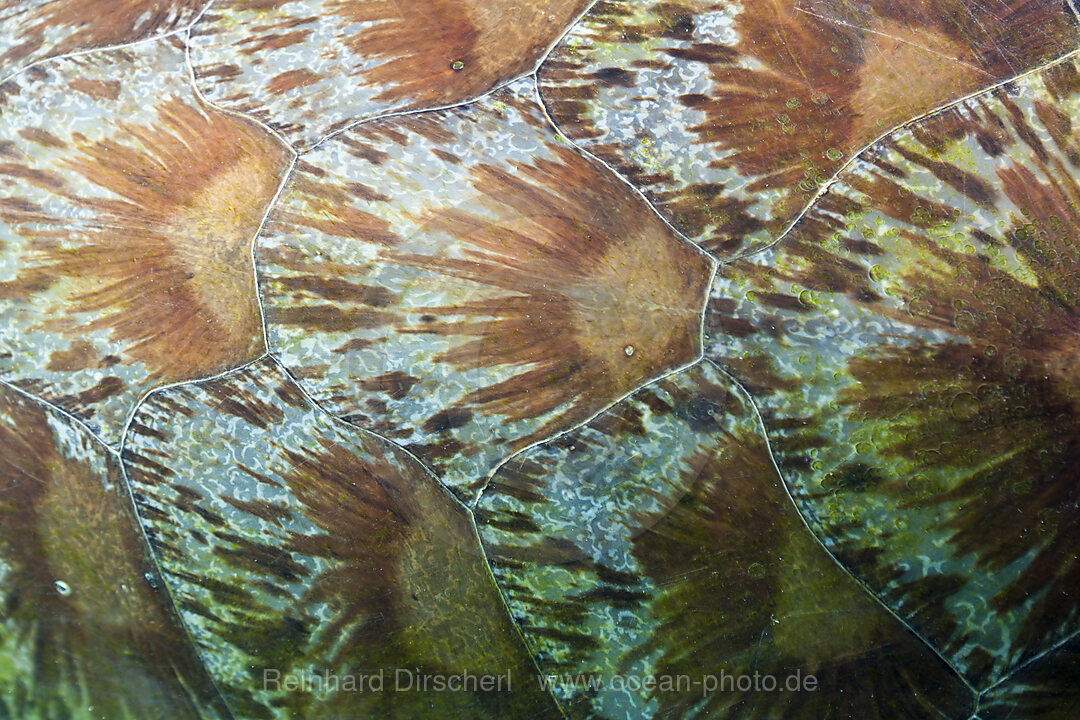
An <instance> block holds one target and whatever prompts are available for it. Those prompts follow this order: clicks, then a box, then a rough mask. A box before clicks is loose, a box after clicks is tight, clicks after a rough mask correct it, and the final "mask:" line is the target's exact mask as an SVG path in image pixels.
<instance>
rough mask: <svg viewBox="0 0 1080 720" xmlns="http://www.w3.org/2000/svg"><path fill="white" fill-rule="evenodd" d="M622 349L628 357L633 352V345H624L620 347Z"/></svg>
mask: <svg viewBox="0 0 1080 720" xmlns="http://www.w3.org/2000/svg"><path fill="white" fill-rule="evenodd" d="M622 351H623V352H624V353H626V357H630V356H631V355H633V354H634V346H633V345H627V346H626V347H624V348H623V349H622Z"/></svg>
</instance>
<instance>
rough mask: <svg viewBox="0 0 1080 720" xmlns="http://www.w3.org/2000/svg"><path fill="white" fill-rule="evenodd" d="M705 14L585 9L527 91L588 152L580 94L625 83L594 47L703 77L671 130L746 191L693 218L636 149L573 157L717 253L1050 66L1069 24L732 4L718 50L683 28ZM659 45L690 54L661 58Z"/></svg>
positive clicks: (1027, 12) (624, 1)
mask: <svg viewBox="0 0 1080 720" xmlns="http://www.w3.org/2000/svg"><path fill="white" fill-rule="evenodd" d="M713 6H714V3H713V2H712V1H711V0H685V1H684V2H678V3H658V4H656V5H653V6H651V7H650V8H649V9H648V10H647V11H644V10H643V9H642V8H638V7H636V6H635V3H633V2H632V1H631V0H612V1H611V2H604V3H600V4H598V5H596V6H594V8H593V9H592V11H591V12H590V13H589V14H588V15H587V16H586V20H585V26H586V27H588V28H589V32H588V33H581V34H579V35H577V36H576V37H577V42H576V43H575V42H570V43H564V44H563V45H562V46H560V47H559V48H557V49H556V51H555V52H554V53H553V55H552V58H551V59H550V60H549V61H548V62H547V63H546V64H545V66H544V67H543V68H541V81H542V86H543V94H544V96H545V99H546V100H548V104H549V107H550V109H551V112H552V116H553V117H554V119H555V121H556V122H557V123H558V124H559V126H560V127H561V128H562V129H563V131H564V132H566V133H568V134H569V135H570V136H571V137H572V138H574V139H577V140H582V141H586V142H588V141H590V140H591V139H593V138H596V137H598V136H599V135H600V134H601V133H602V129H600V128H598V127H597V126H596V125H595V123H594V122H593V121H592V120H591V119H590V118H591V115H592V112H593V106H592V103H591V102H590V98H591V97H594V96H595V92H594V91H595V89H596V88H597V87H602V86H605V85H611V84H612V83H613V80H615V79H616V78H617V82H615V84H620V85H622V84H627V83H632V81H631V80H630V76H627V75H622V74H616V73H615V71H616V70H619V68H611V67H605V66H603V65H602V63H605V62H609V61H608V60H606V55H605V53H607V52H608V51H607V47H608V44H609V43H610V44H619V43H622V42H626V41H627V40H629V41H630V42H642V41H644V40H647V39H653V38H655V39H656V46H655V49H652V50H649V55H647V56H646V59H645V60H642V61H640V62H637V63H634V65H633V66H634V67H645V66H648V67H660V68H661V69H664V68H667V67H669V66H670V65H671V64H672V63H676V62H678V63H683V64H689V65H690V69H692V70H695V71H697V70H705V71H706V72H707V73H708V76H709V77H710V78H711V81H712V83H711V87H710V88H709V89H707V90H705V91H704V92H699V93H695V94H692V95H684V96H682V97H681V98H679V101H680V102H681V103H682V104H683V105H685V106H687V107H692V108H694V109H696V110H698V111H700V112H702V113H704V115H705V117H704V119H702V120H700V121H694V122H695V123H696V124H693V125H691V126H690V127H688V128H687V129H688V130H689V131H690V132H691V133H693V134H695V135H696V136H697V142H698V143H700V144H702V145H708V146H711V147H713V148H715V150H716V156H717V160H716V161H714V162H713V164H712V167H713V168H714V169H717V170H723V171H725V173H727V172H730V173H731V174H732V175H733V176H741V177H742V178H746V179H748V180H749V183H748V184H747V185H746V189H745V190H736V189H729V190H724V191H723V192H722V193H720V194H719V195H717V196H716V197H714V198H713V199H712V201H711V202H710V203H709V204H708V211H707V212H706V211H705V209H704V207H705V206H703V205H702V203H701V202H700V199H699V198H697V197H696V196H697V195H698V194H699V193H698V189H699V188H700V186H701V183H695V182H693V181H692V180H681V179H680V180H675V179H674V178H673V177H671V176H670V175H668V174H667V173H665V172H663V171H659V172H658V171H656V170H655V169H654V168H653V167H652V166H653V165H655V163H649V162H645V161H643V160H641V159H640V158H641V153H640V152H638V150H639V148H637V147H632V146H630V145H629V144H619V145H617V146H613V145H603V144H590V145H589V147H590V149H592V150H594V151H595V152H596V153H597V154H598V155H599V156H600V157H602V158H603V159H604V160H606V161H608V162H609V163H611V164H613V165H614V166H615V167H617V168H618V169H619V170H620V171H622V173H623V174H624V175H625V176H626V177H628V178H629V179H630V180H632V181H633V182H634V183H635V184H636V185H638V186H639V187H641V188H642V189H643V190H644V191H645V193H646V194H647V195H649V196H650V198H651V199H653V200H654V201H655V202H656V203H657V204H658V207H659V208H660V209H661V211H662V212H664V214H665V215H666V216H667V217H669V218H670V219H671V220H672V222H673V224H675V226H676V227H678V228H679V229H680V230H682V231H684V232H686V233H687V234H689V235H690V236H692V237H699V236H700V237H702V242H703V243H704V244H705V246H706V247H707V248H709V249H713V250H717V251H721V252H724V253H733V252H735V251H737V250H739V249H740V248H742V244H743V242H744V240H743V238H744V237H745V236H746V235H747V234H748V233H758V232H760V231H761V230H767V231H769V232H771V233H776V232H779V231H780V230H781V229H782V228H783V227H784V226H785V225H786V223H787V222H788V221H789V220H790V219H791V218H793V217H795V216H796V215H797V214H798V213H799V212H800V211H801V210H802V209H804V208H805V207H806V205H807V204H808V203H809V202H811V201H812V200H813V198H814V193H815V191H816V190H817V189H818V188H819V187H820V186H821V184H822V183H823V182H825V181H826V180H827V179H828V178H829V177H830V175H831V174H832V173H833V172H834V171H836V170H837V169H838V168H839V167H840V166H841V164H842V163H843V162H845V161H846V160H847V159H848V158H850V157H851V156H852V155H853V154H854V153H856V152H858V151H860V150H862V149H863V148H865V147H866V146H867V145H868V144H869V143H871V142H873V141H874V140H875V139H877V138H878V137H880V136H882V135H883V134H885V133H886V132H888V131H889V130H891V129H893V128H895V127H897V126H898V125H900V124H902V123H905V122H907V121H909V120H911V119H913V118H917V117H919V116H921V115H924V114H925V113H927V112H929V111H931V110H933V109H934V108H937V107H940V106H941V105H943V104H946V103H948V102H950V101H952V100H955V99H958V98H960V97H963V96H965V95H967V94H969V93H972V92H975V91H977V90H979V89H980V88H983V87H987V86H990V85H993V84H995V83H997V82H999V81H1001V80H1003V79H1006V78H1009V77H1013V76H1015V75H1017V74H1018V73H1020V72H1023V71H1024V70H1026V69H1029V68H1031V67H1034V66H1035V65H1037V64H1039V63H1042V62H1046V61H1049V60H1053V59H1056V58H1057V57H1059V56H1060V55H1062V54H1064V53H1066V52H1068V51H1070V50H1072V49H1073V48H1074V47H1075V46H1076V44H1077V41H1078V35H1077V23H1076V18H1075V17H1073V14H1072V13H1071V12H1070V11H1069V9H1068V7H1067V6H1066V4H1065V3H1062V2H1059V1H1057V0H1008V1H1006V2H1001V1H1000V0H974V1H968V0H920V1H918V2H904V3H898V2H894V1H893V0H868V2H862V3H850V2H847V1H846V0H753V1H751V0H746V1H743V2H738V3H735V7H734V8H733V9H736V10H738V12H737V13H735V14H734V19H733V29H734V30H735V31H736V33H738V39H737V41H736V42H735V44H734V45H732V46H731V47H727V46H716V45H714V44H711V43H707V42H693V40H692V35H690V34H688V33H689V31H690V29H692V28H693V21H694V18H695V17H696V16H697V15H698V14H701V13H705V12H707V11H709V10H710V9H711V8H712V7H713ZM631 18H634V20H631ZM680 28H682V29H681V30H680ZM667 38H672V40H673V39H674V38H680V39H681V40H682V42H683V44H685V43H686V42H690V44H689V46H688V47H687V46H681V47H674V46H673V45H674V43H673V42H672V40H667ZM702 66H704V67H702ZM912 78H918V81H917V82H912ZM980 141H986V142H993V135H992V134H990V135H986V136H984V137H983V138H980ZM732 179H733V180H738V177H733V178H732ZM732 184H733V186H734V185H735V184H736V183H732ZM737 184H738V185H742V183H741V181H740V182H738V183H737ZM970 187H971V189H972V191H973V192H976V193H978V192H979V191H980V190H981V188H980V187H979V186H978V185H977V184H976V185H973V186H970ZM766 189H768V190H770V191H772V192H777V191H779V193H780V194H781V197H780V198H779V199H777V200H776V201H774V202H773V204H772V206H771V207H770V208H768V209H767V210H766V211H765V214H764V215H760V211H759V216H758V217H750V216H749V215H748V214H747V213H746V209H745V208H746V202H747V200H749V199H752V198H753V197H754V195H755V194H757V193H758V192H760V191H763V190H766ZM975 199H976V200H977V201H979V202H983V201H984V200H983V198H982V197H976V198H975Z"/></svg>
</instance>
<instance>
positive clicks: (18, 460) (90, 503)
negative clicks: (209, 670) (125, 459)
mask: <svg viewBox="0 0 1080 720" xmlns="http://www.w3.org/2000/svg"><path fill="white" fill-rule="evenodd" d="M63 422H66V421H64V420H62V419H60V418H59V417H53V418H52V419H51V421H50V418H49V416H48V415H47V414H46V411H45V410H43V408H42V407H41V406H39V405H37V404H36V403H34V402H33V401H30V400H26V399H23V398H20V397H19V396H17V395H16V394H15V393H13V392H11V391H9V390H3V389H0V561H2V562H3V564H4V565H5V566H6V570H5V585H6V587H7V588H8V589H9V590H10V591H11V592H9V593H8V595H7V597H8V600H9V602H8V603H7V604H6V605H5V606H4V622H5V626H6V627H8V628H9V629H10V630H11V631H12V633H11V635H9V636H8V637H7V638H6V643H7V644H6V647H8V648H17V650H16V652H17V653H18V655H17V657H23V658H26V661H27V662H28V663H29V666H28V667H27V668H26V672H25V673H20V674H19V676H18V677H17V678H15V680H14V682H15V684H14V685H8V686H7V690H8V692H5V693H4V694H3V695H0V715H4V716H6V717H26V716H27V713H29V716H33V717H37V716H39V715H40V716H42V717H44V716H46V715H48V714H50V713H59V714H60V715H61V716H65V717H68V716H75V715H77V714H78V713H79V712H81V711H83V710H84V709H85V707H86V704H87V703H89V704H92V705H93V707H94V708H95V711H96V712H99V713H102V714H103V715H104V716H107V717H124V716H129V717H131V716H138V717H156V716H157V715H158V713H159V712H160V709H161V708H162V707H166V706H167V707H169V708H170V713H171V715H170V717H176V718H177V719H178V720H180V719H183V720H196V719H200V720H201V719H203V718H206V717H208V716H213V717H224V716H225V715H226V712H227V711H225V710H224V709H223V707H222V705H221V703H220V700H219V699H218V698H217V694H216V690H215V689H214V687H213V683H212V682H211V680H210V679H209V677H208V676H207V675H206V674H205V671H204V670H203V669H202V667H201V664H200V661H199V660H198V659H197V658H196V656H195V654H194V653H193V652H192V650H191V647H190V645H188V643H187V635H186V633H185V631H184V630H183V629H182V627H181V626H180V625H179V623H178V622H177V621H176V620H175V618H174V616H173V615H172V614H171V611H170V610H169V609H168V607H167V605H166V603H165V602H164V600H163V598H162V596H161V594H160V593H155V592H154V591H153V590H151V589H150V587H149V586H148V585H147V583H146V581H145V579H144V573H147V572H149V571H150V569H151V566H150V564H149V562H150V561H149V551H148V548H146V547H145V546H143V545H142V544H141V543H140V540H139V539H140V538H141V537H142V534H141V531H140V528H139V526H138V524H137V521H136V519H135V517H134V514H133V513H132V512H131V511H130V509H129V507H128V505H127V504H126V503H127V500H126V491H122V488H123V484H122V482H123V481H122V478H121V475H120V470H119V467H118V466H117V465H116V464H115V463H114V462H113V461H112V459H111V456H109V455H108V454H107V452H106V450H105V448H104V447H99V446H97V445H96V444H94V443H93V442H92V441H90V440H89V439H88V438H87V437H86V436H85V434H84V433H82V431H81V430H79V429H78V428H77V427H75V426H74V425H71V426H69V427H67V428H66V429H65V430H64V431H63V432H64V435H66V434H67V433H72V434H74V435H75V436H76V440H75V441H74V442H71V441H69V440H68V439H67V438H66V437H61V436H60V435H58V433H57V432H56V430H54V427H57V426H58V425H59V424H61V423H63ZM80 434H82V435H83V436H82V437H81V439H80V438H78V436H79V435H80ZM102 470H104V472H102ZM57 581H61V582H63V583H65V584H66V585H67V587H68V588H69V589H70V594H69V595H67V596H65V595H62V594H60V593H59V592H57V590H56V586H55V583H56V582H57ZM12 643H13V644H12ZM62 698H79V703H81V704H80V705H78V706H76V705H74V704H72V705H67V704H66V702H67V701H66V700H64V699H62ZM208 713H209V715H208Z"/></svg>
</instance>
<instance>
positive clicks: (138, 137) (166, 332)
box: [15, 98, 287, 381]
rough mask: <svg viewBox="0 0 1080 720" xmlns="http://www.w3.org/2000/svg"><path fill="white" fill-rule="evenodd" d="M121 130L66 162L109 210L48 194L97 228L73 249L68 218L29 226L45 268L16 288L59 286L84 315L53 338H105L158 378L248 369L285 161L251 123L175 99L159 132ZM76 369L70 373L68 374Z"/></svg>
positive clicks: (57, 323)
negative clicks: (267, 230)
mask: <svg viewBox="0 0 1080 720" xmlns="http://www.w3.org/2000/svg"><path fill="white" fill-rule="evenodd" d="M115 127H116V129H115V131H114V133H113V135H112V137H111V138H109V139H106V140H101V141H97V142H90V141H87V140H85V139H82V138H80V137H78V136H76V139H75V140H74V141H73V142H72V143H69V144H68V145H69V152H68V153H67V154H66V155H65V157H64V158H63V159H62V160H60V161H59V166H60V170H61V171H62V172H63V173H75V174H77V175H79V176H81V178H82V180H81V181H85V182H89V183H92V184H94V185H96V186H98V187H99V188H101V189H102V190H103V191H107V192H108V193H110V194H111V195H112V196H113V198H110V199H102V198H98V197H83V196H81V195H79V194H77V192H76V191H75V190H74V189H71V188H74V187H75V185H74V184H68V183H63V184H60V185H54V187H56V191H57V192H59V193H61V194H62V195H63V196H64V197H65V198H66V199H67V200H68V201H69V202H71V203H72V204H74V205H75V206H77V207H83V208H86V209H87V210H88V211H89V212H92V213H94V215H95V216H96V217H95V229H92V230H90V231H84V232H80V233H79V234H78V235H77V236H75V237H73V238H72V240H75V241H77V243H78V244H77V245H74V243H72V244H68V243H67V242H64V241H62V240H60V239H62V238H64V236H65V234H66V233H67V232H68V231H67V229H66V219H65V218H59V217H57V218H49V222H48V223H47V224H46V223H38V224H35V225H29V221H30V220H31V218H26V217H23V218H21V222H22V223H24V225H23V227H24V228H27V230H26V232H29V233H31V239H33V238H34V235H35V234H36V235H37V237H38V238H39V243H40V245H41V247H42V250H41V253H40V256H41V258H42V260H41V261H40V262H39V263H38V264H36V265H34V266H30V267H28V268H27V269H25V270H24V271H23V272H22V273H21V274H20V276H19V280H20V281H22V282H24V283H31V284H33V285H37V286H43V285H58V286H59V287H60V288H62V289H63V291H64V294H65V296H66V302H67V303H69V308H70V309H69V310H68V313H79V314H80V315H82V314H84V313H85V314H88V315H89V319H88V320H87V319H86V315H82V316H81V317H77V316H71V317H68V318H58V319H55V320H53V321H49V322H50V323H51V325H50V327H59V328H60V329H61V330H62V331H63V332H65V333H66V334H68V335H69V336H77V335H83V334H85V333H87V332H92V331H94V330H107V331H109V337H110V340H111V341H113V342H115V343H117V344H119V345H121V346H122V347H123V349H124V353H125V354H126V355H127V356H128V357H129V358H132V359H134V360H137V361H140V362H142V363H144V364H145V365H146V366H147V367H148V368H149V369H150V371H151V373H152V375H153V376H154V377H156V378H159V379H162V380H169V381H174V380H182V379H189V378H192V377H198V376H205V375H211V374H215V373H218V372H221V371H223V370H225V369H227V368H229V367H231V366H235V365H238V364H241V363H243V362H245V361H247V360H251V359H254V358H255V357H257V356H258V354H259V353H260V352H261V351H262V349H263V341H262V327H261V320H260V316H259V309H258V305H257V303H256V299H255V297H256V295H255V286H254V271H253V268H252V264H251V257H250V252H251V242H252V239H253V237H254V234H255V230H256V229H257V228H258V226H259V223H260V222H261V219H262V216H263V213H264V212H265V210H266V208H267V206H268V205H269V203H270V201H271V199H272V198H273V196H274V193H275V192H276V190H277V185H278V182H279V179H280V177H281V174H282V173H283V172H284V170H285V167H286V164H287V156H286V151H285V150H284V149H283V148H282V147H281V146H280V145H279V144H278V143H277V141H276V140H275V139H274V138H273V137H272V136H270V135H269V134H267V133H265V132H264V131H263V130H261V129H260V128H258V127H257V126H255V125H254V124H252V123H249V122H247V121H244V120H241V119H239V118H236V117H233V116H230V115H225V114H223V113H220V112H217V111H215V110H212V109H210V108H203V107H199V106H195V105H189V104H186V103H184V102H182V101H180V100H177V99H175V98H172V99H167V100H164V101H162V102H161V104H160V105H159V108H158V122H157V123H155V124H154V125H153V126H141V125H131V124H128V123H125V122H124V121H123V120H118V121H116V126H115ZM15 174H16V175H18V174H19V173H15ZM43 226H44V227H43ZM132 297H138V298H139V302H137V303H133V302H131V298H132ZM73 359H74V356H68V357H67V358H66V360H65V361H64V362H66V366H67V367H69V368H71V369H75V368H73V367H72V366H71V362H72V360H73ZM87 360H88V362H89V360H90V359H89V358H87ZM88 366H89V365H88Z"/></svg>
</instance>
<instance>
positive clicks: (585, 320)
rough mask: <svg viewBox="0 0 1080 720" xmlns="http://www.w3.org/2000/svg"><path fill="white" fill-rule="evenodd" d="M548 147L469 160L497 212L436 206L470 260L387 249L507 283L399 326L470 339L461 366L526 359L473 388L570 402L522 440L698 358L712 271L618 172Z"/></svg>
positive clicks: (482, 401)
mask: <svg viewBox="0 0 1080 720" xmlns="http://www.w3.org/2000/svg"><path fill="white" fill-rule="evenodd" d="M549 150H550V152H551V153H552V154H553V155H554V159H550V160H548V159H545V160H537V161H536V162H535V164H523V163H522V164H517V165H516V166H515V167H514V169H513V171H508V170H503V169H500V168H496V167H494V166H490V165H478V166H476V167H475V168H474V169H473V171H472V185H473V187H474V188H475V190H476V192H477V194H478V195H479V196H480V198H482V199H483V201H484V204H485V205H487V206H488V207H491V208H495V209H494V210H493V212H495V213H496V215H497V217H496V219H494V220H492V219H490V218H488V217H482V216H475V215H471V214H469V213H467V212H465V211H462V210H458V209H443V210H433V211H430V212H429V214H428V216H427V218H426V221H425V226H424V227H425V230H426V231H427V232H431V233H440V234H444V235H448V236H450V237H453V238H456V239H458V240H459V241H460V242H462V243H463V244H464V246H465V248H466V255H465V258H462V259H456V258H446V257H434V256H428V255H420V254H405V253H402V252H397V251H387V252H385V257H386V259H387V261H390V262H394V263H398V264H402V265H408V266H413V267H418V268H422V269H425V270H430V271H434V272H437V273H439V274H440V275H445V276H449V277H455V278H459V279H463V280H469V281H472V282H476V283H480V284H482V285H485V286H487V287H489V288H491V290H492V291H494V292H497V293H498V295H497V296H496V297H492V298H490V299H477V300H470V301H467V302H463V303H460V304H457V305H453V306H446V307H429V308H418V309H417V310H416V312H420V313H425V315H426V317H425V319H424V320H422V321H421V322H420V323H417V324H405V323H402V324H400V325H399V330H400V331H401V332H408V333H424V334H435V335H444V336H449V337H461V338H465V339H464V340H463V341H462V342H460V343H458V344H456V345H455V346H453V347H452V348H451V349H449V350H447V351H446V352H444V353H443V354H442V355H441V356H440V357H439V359H440V360H441V361H443V362H448V363H450V364H452V365H454V366H457V367H461V368H483V367H502V366H510V367H520V368H521V370H520V372H518V373H517V374H515V375H514V376H513V377H511V378H509V379H507V380H505V381H502V382H499V383H496V384H495V385H492V386H488V387H485V388H481V389H478V390H476V391H474V392H472V393H470V394H469V395H468V396H467V397H466V398H465V400H464V403H465V406H467V407H471V408H475V409H476V410H479V411H480V412H484V413H494V414H499V415H504V416H506V417H508V418H510V419H515V420H518V419H524V418H529V417H538V416H541V415H544V414H546V413H548V412H551V411H553V410H556V409H559V408H565V409H564V410H563V414H562V415H560V416H559V417H556V418H554V419H552V420H551V421H550V422H549V423H547V424H545V426H544V427H542V428H541V429H540V430H538V431H537V432H536V433H534V435H532V436H529V437H526V438H524V439H522V440H520V441H518V444H519V445H520V444H527V443H528V442H531V441H532V439H533V437H539V436H540V435H542V434H545V433H547V432H549V431H550V430H551V429H552V428H553V427H555V426H565V424H566V423H567V422H573V421H574V420H580V419H584V417H587V416H588V415H590V414H592V413H593V412H596V411H597V410H599V409H600V407H602V405H604V404H607V403H610V402H611V401H613V400H615V399H617V398H618V397H619V396H621V395H622V394H625V393H627V392H629V391H631V390H632V389H633V388H634V387H636V386H637V385H639V384H641V383H642V382H644V381H646V380H647V379H649V378H650V377H652V376H654V375H656V374H659V373H661V372H663V371H665V370H668V369H671V368H674V367H677V366H679V365H682V364H685V363H687V362H690V361H691V360H692V359H693V358H694V356H695V355H696V354H697V353H698V352H699V338H698V334H699V327H700V317H701V307H702V303H703V301H704V294H705V291H706V286H707V284H708V282H709V275H710V272H711V266H710V262H709V261H708V260H707V259H706V258H705V257H704V256H703V255H701V254H700V253H698V252H697V251H695V250H694V249H693V248H691V247H689V246H687V245H685V244H683V243H681V242H680V241H679V240H678V239H677V238H676V237H675V236H674V235H673V234H672V233H671V232H670V231H669V230H668V229H667V227H665V226H664V225H663V223H662V222H661V221H660V220H659V219H658V218H656V217H655V215H653V214H652V212H651V211H650V209H649V208H648V206H647V205H645V204H644V203H641V202H639V201H638V200H637V198H636V197H635V196H633V195H632V194H630V193H627V192H626V190H625V188H624V187H623V186H622V185H621V184H620V183H619V182H618V181H617V180H616V179H615V178H614V177H613V176H610V175H609V174H607V173H606V172H602V171H600V170H599V169H598V168H596V167H595V166H594V165H592V163H591V162H589V161H587V160H585V159H583V158H582V157H581V156H580V155H578V154H577V153H575V152H573V151H571V150H569V149H567V148H564V147H559V146H554V145H552V146H550V147H549ZM448 318H452V319H448Z"/></svg>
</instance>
